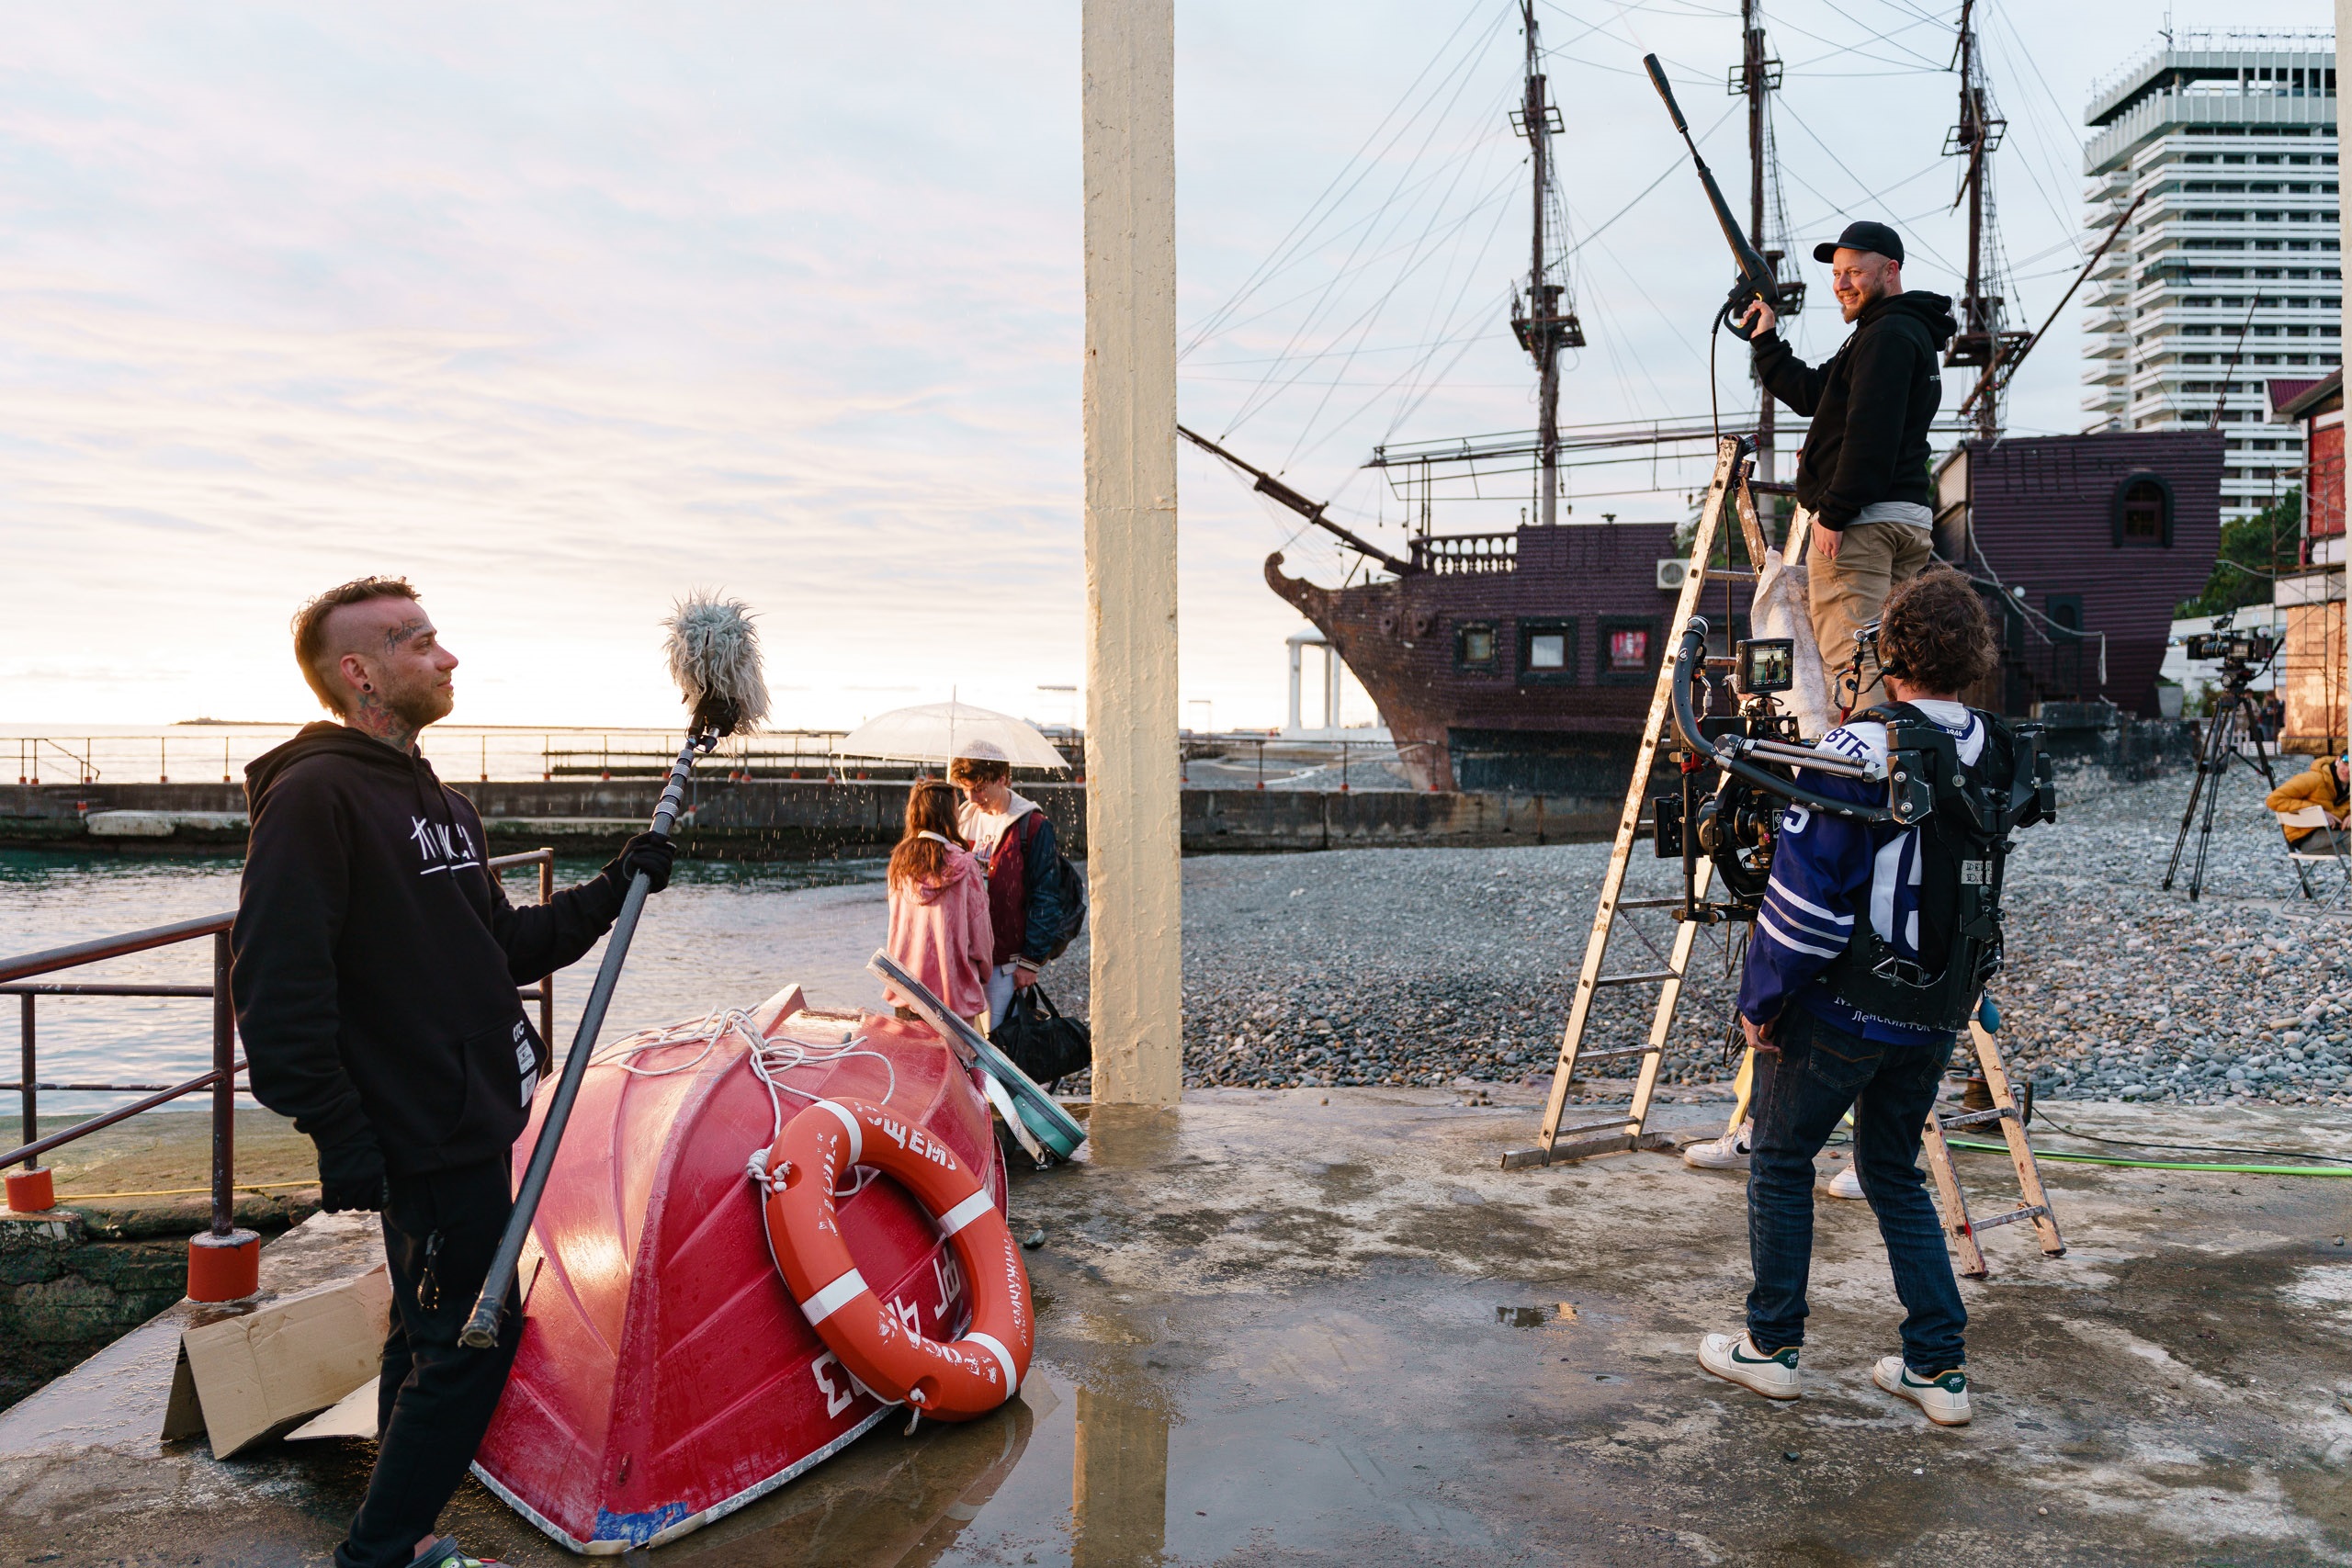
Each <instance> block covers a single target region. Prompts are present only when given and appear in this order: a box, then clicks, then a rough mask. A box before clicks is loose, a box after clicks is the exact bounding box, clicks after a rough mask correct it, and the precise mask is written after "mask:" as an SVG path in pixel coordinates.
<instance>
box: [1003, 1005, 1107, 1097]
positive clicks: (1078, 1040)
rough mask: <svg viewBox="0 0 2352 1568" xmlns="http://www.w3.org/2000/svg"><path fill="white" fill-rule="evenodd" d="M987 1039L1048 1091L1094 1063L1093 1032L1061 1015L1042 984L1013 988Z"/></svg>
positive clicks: (1014, 1064) (1076, 1021)
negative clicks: (1001, 1014) (1010, 996)
mask: <svg viewBox="0 0 2352 1568" xmlns="http://www.w3.org/2000/svg"><path fill="white" fill-rule="evenodd" d="M989 1044H991V1045H994V1046H995V1047H996V1048H997V1049H998V1050H1000V1051H1001V1052H1003V1053H1004V1054H1005V1055H1007V1056H1010V1057H1012V1065H1013V1066H1016V1067H1019V1068H1020V1069H1021V1070H1022V1071H1023V1072H1024V1073H1027V1074H1028V1075H1029V1076H1030V1077H1032V1078H1035V1080H1036V1081H1037V1082H1038V1083H1039V1084H1041V1085H1043V1086H1044V1087H1045V1089H1046V1091H1047V1092H1048V1093H1050V1092H1051V1091H1052V1090H1053V1089H1054V1087H1055V1085H1056V1084H1057V1081H1058V1080H1059V1079H1061V1078H1064V1077H1068V1076H1069V1075H1070V1074H1072V1073H1080V1072H1084V1071H1086V1070H1087V1069H1088V1068H1090V1067H1091V1066H1093V1064H1094V1032H1093V1031H1092V1030H1091V1029H1089V1028H1087V1027H1086V1025H1085V1024H1083V1023H1081V1022H1080V1021H1078V1020H1077V1019H1074V1018H1064V1017H1063V1016H1062V1015H1061V1010H1059V1009H1058V1008H1057V1007H1055V1006H1054V998H1051V997H1049V996H1047V995H1046V987H1043V986H1026V987H1019V988H1016V989H1015V990H1014V991H1013V993H1012V1002H1011V1004H1010V1005H1008V1006H1007V1007H1006V1008H1005V1010H1004V1021H1003V1022H1001V1023H997V1022H993V1021H991V1022H990V1024H989Z"/></svg>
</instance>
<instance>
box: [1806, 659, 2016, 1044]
mask: <svg viewBox="0 0 2352 1568" xmlns="http://www.w3.org/2000/svg"><path fill="white" fill-rule="evenodd" d="M1971 711H1972V712H1973V713H1974V714H1975V716H1976V718H1977V719H1978V721H1979V722H1981V723H1982V724H1983V725H1984V726H1985V749H1984V750H1983V751H1982V752H1981V753H1979V754H1978V756H1977V759H1976V761H1974V762H1973V763H1962V761H1960V756H1959V749H1958V746H1957V744H1956V741H1955V738H1954V737H1953V736H1952V735H1951V733H1950V732H1948V731H1946V730H1945V729H1944V728H1943V727H1942V726H1940V725H1939V724H1937V723H1936V722H1935V721H1934V720H1932V719H1930V718H1928V716H1926V715H1925V714H1923V713H1921V712H1920V711H1919V710H1918V709H1917V708H1914V707H1912V706H1911V705H1909V704H1907V703H1891V704H1887V705H1883V706H1880V707H1875V708H1872V709H1871V710H1870V712H1868V713H1867V714H1863V715H1860V717H1864V718H1873V719H1878V720H1880V721H1881V722H1883V723H1884V724H1885V725H1886V728H1887V758H1888V766H1889V769H1890V770H1891V771H1892V772H1893V773H1894V779H1895V781H1896V783H1897V784H1898V785H1907V786H1908V787H1907V788H1902V789H1900V790H1899V792H1898V793H1899V794H1900V795H1902V796H1903V797H1905V798H1904V799H1903V800H1902V801H1901V803H1900V804H1899V805H1898V810H1899V811H1901V812H1902V813H1903V815H1904V817H1905V818H1906V819H1907V820H1910V821H1912V822H1914V823H1916V824H1917V828H1918V832H1919V848H1918V857H1919V858H1918V866H1919V885H1920V886H1919V943H1918V947H1919V954H1920V960H1921V962H1919V963H1912V962H1909V961H1906V960H1905V959H1903V958H1900V957H1898V956H1897V955H1896V954H1895V953H1894V949H1893V948H1892V947H1891V946H1890V945H1889V944H1888V943H1887V942H1884V941H1883V940H1882V939H1881V938H1880V937H1879V935H1878V932H1877V931H1876V930H1875V929H1873V928H1872V927H1871V924H1870V922H1869V921H1868V920H1860V921H1857V922H1856V925H1855V930H1854V935H1853V939H1852V940H1851V941H1850V942H1848V943H1847V946H1846V949H1845V951H1844V952H1843V953H1839V954H1838V957H1837V958H1836V959H1834V960H1832V961H1831V963H1830V964H1829V966H1828V967H1827V968H1826V969H1825V970H1824V971H1823V972H1822V979H1823V981H1824V983H1825V984H1826V985H1827V986H1828V987H1829V988H1830V991H1831V993H1832V994H1833V995H1835V996H1836V997H1837V998H1838V999H1839V1000H1840V1001H1842V1002H1844V1003H1845V1004H1846V1005H1847V1006H1849V1007H1850V1008H1852V1009H1854V1010H1855V1011H1857V1012H1859V1013H1860V1014H1862V1015H1863V1016H1864V1017H1866V1018H1877V1019H1881V1020H1883V1021H1887V1022H1890V1023H1903V1024H1909V1025H1912V1026H1914V1027H1917V1028H1923V1029H1935V1030H1943V1031H1952V1032H1956V1031H1958V1030H1961V1029H1964V1028H1966V1027H1967V1024H1968V1021H1969V1019H1971V1018H1973V1016H1975V1012H1976V1004H1977V1000H1978V998H1980V997H1981V996H1982V995H1983V993H1984V990H1985V985H1986V983H1987V982H1988V981H1990V980H1991V979H1992V978H1993V976H1995V975H1996V974H1998V973H1999V972H2000V969H2001V963H2002V939H2001V886H2002V883H2003V880H2004V873H2005V871H2006V869H2007V862H2008V855H2009V848H2010V840H2009V835H2010V834H2011V833H2012V832H2014V831H2015V830H2016V829H2019V828H2025V827H2030V826H2032V825H2033V824H2034V823H2036V822H2047V821H2053V820H2055V819H2056V816H2057V809H2056V808H2057V794H2056V791H2055V790H2054V789H2053V788H2052V785H2051V781H2050V761H2049V757H2048V755H2047V754H2046V753H2045V752H2043V751H2042V750H2041V726H2039V725H2033V724H2026V725H2017V726H2014V727H2013V726H2011V725H2008V724H2006V723H2004V722H2003V721H2002V720H2001V719H1999V718H1996V716H1993V715H1991V714H1988V713H1985V712H1983V711H1981V710H1974V709H1972V710H1971ZM1927 964H1939V967H1938V968H1936V969H1933V970H1930V969H1928V967H1926V965H1927Z"/></svg>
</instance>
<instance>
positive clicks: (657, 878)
mask: <svg viewBox="0 0 2352 1568" xmlns="http://www.w3.org/2000/svg"><path fill="white" fill-rule="evenodd" d="M677 858H678V846H677V845H676V844H675V843H673V842H672V841H671V840H670V837H669V835H668V834H666V833H639V835H638V836H637V837H636V838H634V839H631V840H629V841H628V843H626V844H623V845H622V846H621V852H620V853H619V854H616V855H615V856H614V857H613V863H612V864H610V865H608V866H606V867H605V875H606V876H609V877H611V878H612V879H613V886H616V887H617V888H619V889H620V890H621V891H622V892H623V893H627V892H628V885H629V883H630V882H631V881H632V880H633V879H634V878H635V877H636V875H637V874H638V873H639V872H640V871H641V872H643V873H645V879H646V882H647V885H648V886H646V889H645V890H646V891H647V892H648V893H659V892H661V891H662V889H663V888H664V887H667V886H670V863H671V862H672V861H673V860H676V859H677Z"/></svg>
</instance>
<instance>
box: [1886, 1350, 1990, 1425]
mask: <svg viewBox="0 0 2352 1568" xmlns="http://www.w3.org/2000/svg"><path fill="white" fill-rule="evenodd" d="M1871 1382H1874V1383H1876V1384H1878V1386H1879V1387H1881V1388H1883V1389H1884V1390H1886V1392H1887V1393H1891V1394H1893V1395H1894V1397H1895V1398H1897V1399H1907V1400H1909V1401H1910V1402H1911V1403H1912V1404H1916V1405H1917V1406H1918V1407H1919V1410H1920V1413H1921V1414H1923V1415H1924V1416H1927V1418H1928V1420H1930V1421H1933V1422H1934V1423H1935V1424H1936V1425H1937V1426H1939V1427H1965V1426H1967V1425H1968V1374H1967V1373H1966V1372H1963V1371H1960V1370H1959V1369H1957V1368H1954V1369H1953V1370H1952V1371H1948V1372H1938V1373H1937V1374H1936V1375H1935V1376H1934V1377H1931V1378H1923V1377H1921V1376H1920V1375H1919V1374H1918V1373H1917V1372H1915V1371H1912V1370H1911V1369H1910V1368H1909V1367H1907V1366H1905V1365H1904V1363H1903V1358H1902V1357H1900V1356H1882V1357H1880V1358H1879V1363H1878V1365H1877V1366H1875V1367H1872V1368H1871Z"/></svg>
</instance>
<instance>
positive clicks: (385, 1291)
mask: <svg viewBox="0 0 2352 1568" xmlns="http://www.w3.org/2000/svg"><path fill="white" fill-rule="evenodd" d="M391 1306H392V1286H391V1276H390V1274H389V1273H388V1272H387V1271H386V1270H385V1269H384V1268H383V1267H382V1266H381V1265H379V1266H378V1267H376V1268H374V1269H369V1270H368V1272H367V1273H365V1274H362V1275H359V1276H358V1277H357V1278H356V1279H350V1280H337V1281H335V1282H334V1284H331V1285H321V1286H319V1287H318V1288H317V1289H316V1290H311V1291H304V1292H301V1293H300V1294H299V1295H292V1296H288V1297H287V1298H286V1299H285V1300H283V1301H277V1302H271V1303H267V1304H266V1305H264V1306H262V1307H260V1308H257V1309H256V1310H254V1311H253V1312H250V1313H246V1314H243V1315H242V1316H238V1317H227V1318H222V1319H220V1321H218V1322H215V1323H208V1324H204V1325H200V1326H198V1327H195V1328H190V1329H188V1330H187V1332H185V1333H184V1334H182V1335H181V1336H180V1359H179V1365H178V1366H177V1367H176V1368H175V1369H174V1371H173V1373H172V1397H171V1403H170V1404H169V1406H168V1407H167V1408H166V1409H165V1411H164V1434H163V1435H164V1437H165V1438H192V1437H194V1436H196V1434H198V1432H202V1433H204V1434H205V1435H206V1436H207V1437H208V1438H209V1439H210V1440H211V1443H212V1454H213V1457H214V1458H215V1459H227V1458H229V1457H230V1456H231V1455H232V1454H235V1453H239V1452H242V1451H243V1450H246V1449H249V1448H251V1447H253V1446H254V1444H255V1443H258V1442H260V1441H262V1440H263V1439H265V1438H269V1437H271V1436H274V1435H276V1434H277V1433H279V1432H283V1431H285V1430H287V1429H288V1427H292V1426H294V1425H295V1424H297V1423H299V1422H300V1421H302V1420H304V1419H306V1418H307V1417H309V1416H315V1415H317V1414H318V1413H319V1412H320V1411H322V1410H324V1409H326V1408H328V1407H329V1406H330V1405H334V1404H337V1403H338V1402H340V1401H342V1400H343V1399H344V1398H345V1396H346V1395H348V1394H350V1393H352V1391H353V1390H355V1389H357V1388H360V1387H362V1386H363V1385H367V1384H371V1383H372V1382H374V1381H375V1378H376V1374H377V1372H378V1371H379V1368H380V1367H381V1366H382V1364H383V1353H384V1332H385V1329H386V1328H387V1327H388V1326H389V1325H390V1320H391ZM367 1430H368V1432H370V1433H372V1432H373V1431H374V1430H375V1418H374V1412H373V1410H372V1408H371V1409H370V1411H369V1414H368V1427H367ZM322 1435H323V1434H322Z"/></svg>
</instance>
